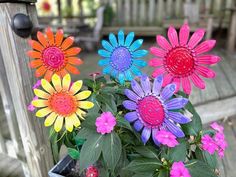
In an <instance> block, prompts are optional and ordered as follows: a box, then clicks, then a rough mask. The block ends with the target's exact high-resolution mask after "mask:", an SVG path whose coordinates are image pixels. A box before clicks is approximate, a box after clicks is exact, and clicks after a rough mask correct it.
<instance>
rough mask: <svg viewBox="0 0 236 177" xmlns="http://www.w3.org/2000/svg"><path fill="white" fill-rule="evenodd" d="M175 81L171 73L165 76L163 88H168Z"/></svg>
mask: <svg viewBox="0 0 236 177" xmlns="http://www.w3.org/2000/svg"><path fill="white" fill-rule="evenodd" d="M172 81H173V76H172V74H170V73H167V74H166V75H165V76H164V80H163V87H165V86H167V85H168V84H169V83H170V82H172Z"/></svg>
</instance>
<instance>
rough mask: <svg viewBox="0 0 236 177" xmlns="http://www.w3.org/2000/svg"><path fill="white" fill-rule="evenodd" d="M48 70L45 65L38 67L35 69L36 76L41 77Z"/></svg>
mask: <svg viewBox="0 0 236 177" xmlns="http://www.w3.org/2000/svg"><path fill="white" fill-rule="evenodd" d="M46 71H47V69H46V68H45V66H41V67H39V68H38V69H36V71H35V76H36V77H41V76H42V75H44V73H45V72H46Z"/></svg>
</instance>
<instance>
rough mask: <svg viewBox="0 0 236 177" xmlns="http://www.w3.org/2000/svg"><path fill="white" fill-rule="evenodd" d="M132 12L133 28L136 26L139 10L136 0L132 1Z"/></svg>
mask: <svg viewBox="0 0 236 177" xmlns="http://www.w3.org/2000/svg"><path fill="white" fill-rule="evenodd" d="M131 7H132V11H131V20H132V25H133V26H136V25H137V24H138V23H137V21H138V19H139V18H138V14H139V13H138V12H139V9H138V0H132V6H131Z"/></svg>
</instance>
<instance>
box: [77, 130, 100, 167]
mask: <svg viewBox="0 0 236 177" xmlns="http://www.w3.org/2000/svg"><path fill="white" fill-rule="evenodd" d="M103 138H104V136H103V135H101V134H97V133H96V134H90V135H89V136H88V137H87V141H85V143H84V144H83V146H82V149H81V151H80V159H79V162H80V168H81V171H83V170H84V169H85V168H87V167H88V166H90V165H92V164H94V163H95V162H96V161H97V160H98V159H99V157H100V155H101V152H102V142H103Z"/></svg>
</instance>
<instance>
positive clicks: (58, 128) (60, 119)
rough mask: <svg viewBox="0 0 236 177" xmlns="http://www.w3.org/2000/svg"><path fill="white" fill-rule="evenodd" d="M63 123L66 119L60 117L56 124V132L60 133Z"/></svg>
mask: <svg viewBox="0 0 236 177" xmlns="http://www.w3.org/2000/svg"><path fill="white" fill-rule="evenodd" d="M63 121H64V117H63V116H60V115H59V116H58V117H57V119H56V121H55V124H54V130H55V131H56V132H59V131H60V130H61V129H62V125H63Z"/></svg>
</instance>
